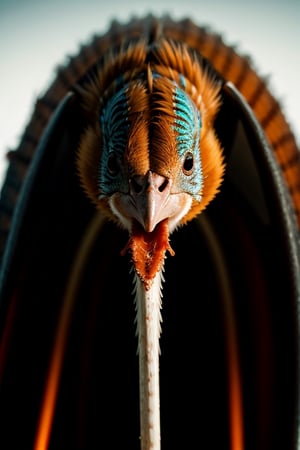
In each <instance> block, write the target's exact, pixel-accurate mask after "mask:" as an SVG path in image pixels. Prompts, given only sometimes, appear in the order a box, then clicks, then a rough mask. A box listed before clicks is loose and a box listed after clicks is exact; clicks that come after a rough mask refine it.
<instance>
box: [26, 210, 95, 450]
mask: <svg viewBox="0 0 300 450" xmlns="http://www.w3.org/2000/svg"><path fill="white" fill-rule="evenodd" d="M102 222H103V218H102V217H101V216H99V215H96V217H95V219H94V220H93V221H92V223H91V226H90V227H89V229H88V230H87V233H86V235H85V236H84V238H83V241H82V243H81V245H80V247H79V251H78V255H77V258H75V261H74V265H73V267H72V268H71V272H70V277H69V280H68V283H67V285H66V292H65V295H64V299H63V303H62V311H61V314H60V317H59V323H58V328H57V333H56V337H55V342H54V346H53V352H52V358H51V363H50V366H49V372H48V377H47V381H46V387H45V393H44V398H43V403H42V408H41V414H40V419H39V424H38V429H37V435H36V441H35V446H34V450H46V449H47V448H48V445H49V440H50V434H51V427H52V423H53V418H54V412H55V405H56V400H57V393H58V388H59V381H60V376H61V371H62V365H63V358H64V354H65V350H66V344H67V338H68V331H69V327H70V323H71V318H72V312H73V307H74V302H75V299H76V292H77V288H78V285H79V284H80V279H81V275H82V269H83V267H84V265H85V262H86V259H87V257H88V255H89V253H90V250H91V247H92V245H93V243H94V240H95V238H96V237H97V235H98V231H99V227H100V225H101V224H102Z"/></svg>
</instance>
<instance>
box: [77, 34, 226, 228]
mask: <svg viewBox="0 0 300 450" xmlns="http://www.w3.org/2000/svg"><path fill="white" fill-rule="evenodd" d="M79 91H80V92H81V95H82V104H83V108H84V110H85V111H86V113H87V117H88V121H89V124H88V126H87V129H86V130H85V132H84V133H83V136H82V139H81V142H80V146H79V151H78V170H79V175H80V179H81V184H82V186H83V188H84V190H85V191H86V193H87V195H88V197H89V198H90V199H91V200H92V201H93V202H94V203H95V204H96V205H97V207H98V208H101V209H102V210H103V211H104V212H106V213H107V214H108V215H109V216H110V217H113V218H115V217H114V214H113V213H112V211H111V210H110V208H109V206H108V198H109V196H110V195H111V194H112V193H113V192H116V191H118V190H120V191H121V192H122V193H124V194H126V193H128V191H129V180H130V178H131V177H133V176H135V175H145V174H146V173H147V172H148V171H149V170H150V171H153V172H156V173H158V174H160V175H162V176H165V177H167V178H173V179H174V180H176V181H174V180H173V189H174V190H175V191H176V190H177V191H178V190H179V189H181V188H182V187H183V189H186V190H187V192H189V187H187V186H188V183H182V180H181V181H180V179H179V178H180V177H179V176H178V173H182V165H183V162H184V158H185V156H184V155H183V156H182V155H181V156H182V157H180V155H179V153H180V152H179V151H178V148H179V147H180V142H181V141H182V139H183V134H184V132H183V131H184V130H183V131H182V129H183V128H184V127H186V129H187V131H188V132H189V133H190V136H189V138H188V140H187V142H189V143H190V144H191V145H192V146H195V145H196V146H197V148H196V149H195V151H196V153H197V155H198V156H197V158H196V159H199V168H198V172H199V173H198V175H199V179H198V188H199V191H198V192H194V191H195V180H194V181H193V182H192V183H191V184H190V186H194V187H193V188H192V187H191V188H190V191H191V192H190V193H191V195H192V197H193V199H192V204H191V207H190V209H189V211H188V212H187V214H185V215H184V217H182V219H181V223H185V222H187V221H188V220H190V219H192V218H193V217H195V216H196V215H197V214H199V213H200V212H201V211H202V210H203V209H204V208H205V207H206V206H207V205H208V203H209V202H210V201H211V200H212V199H213V198H214V196H215V195H216V193H217V192H218V189H219V186H220V184H221V181H222V177H223V172H224V163H223V156H222V150H221V148H220V144H219V142H218V139H217V137H216V135H215V132H214V128H213V121H214V118H215V115H216V113H217V111H218V108H219V104H220V96H219V92H220V85H219V83H218V82H217V81H216V80H215V79H214V77H213V76H212V75H211V74H210V73H209V71H208V70H206V69H205V68H203V67H202V65H201V62H200V60H199V57H197V55H195V54H194V53H193V52H192V51H191V50H189V49H188V47H186V45H184V44H181V43H175V42H172V41H170V40H167V39H163V38H162V39H160V40H159V41H157V42H156V43H155V44H153V45H151V46H148V44H147V43H146V42H145V41H144V40H140V41H138V42H135V43H132V44H130V45H127V46H126V45H124V46H122V47H121V48H120V49H119V51H118V52H109V53H108V54H107V55H106V57H105V58H104V61H103V63H102V64H101V65H100V67H99V69H98V71H97V74H96V76H94V77H93V79H92V80H90V81H89V82H88V83H86V84H85V85H84V86H83V87H81V88H80V89H79ZM180 105H181V106H180ZM180 108H181V111H179V110H180ZM189 110H190V111H191V114H189V112H188V111H189ZM116 114H118V117H116ZM101 120H102V121H101ZM179 123H181V125H182V126H181V128H180V126H179V125H178V124H179ZM114 125H116V126H115V127H114ZM200 125H201V126H200ZM182 127H183V128H182ZM116 130H118V133H117V134H116ZM120 130H122V131H120ZM114 133H115V134H114ZM197 133H198V136H197ZM113 141H115V144H114V142H113ZM182 145H183V144H182ZM113 146H114V147H116V146H117V147H118V146H120V147H122V148H121V149H120V152H119V156H117V159H116V160H114V161H113V160H109V159H108V158H110V156H109V155H110V154H111V152H112V151H113V149H112V147H113ZM183 147H184V146H183ZM183 147H182V148H183ZM114 151H115V149H114ZM194 158H195V157H194ZM108 161H109V164H110V163H111V164H115V169H116V171H119V178H118V177H116V179H115V183H112V182H111V180H110V179H109V178H105V174H106V172H107V170H108V171H109V169H110V168H109V166H107V165H108ZM113 167H114V166H112V170H113ZM99 178H100V180H99ZM105 183H106V184H105ZM176 183H178V185H176ZM180 183H181V184H180Z"/></svg>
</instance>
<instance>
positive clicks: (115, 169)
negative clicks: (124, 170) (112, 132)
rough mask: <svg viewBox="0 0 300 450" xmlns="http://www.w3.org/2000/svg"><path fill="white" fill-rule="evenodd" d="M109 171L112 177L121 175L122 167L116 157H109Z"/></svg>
mask: <svg viewBox="0 0 300 450" xmlns="http://www.w3.org/2000/svg"><path fill="white" fill-rule="evenodd" d="M107 170H108V172H109V174H110V175H112V176H116V175H118V173H119V170H120V166H119V162H118V160H117V158H116V156H115V155H113V154H112V155H109V156H108V159H107Z"/></svg>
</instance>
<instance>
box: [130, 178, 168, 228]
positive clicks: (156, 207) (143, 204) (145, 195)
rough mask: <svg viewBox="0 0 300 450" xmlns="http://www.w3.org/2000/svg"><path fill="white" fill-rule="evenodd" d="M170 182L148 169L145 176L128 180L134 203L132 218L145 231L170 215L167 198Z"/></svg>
mask: <svg viewBox="0 0 300 450" xmlns="http://www.w3.org/2000/svg"><path fill="white" fill-rule="evenodd" d="M171 185H172V182H171V180H170V179H168V178H166V177H163V176H161V175H158V174H157V173H154V172H151V171H149V172H148V173H147V175H145V176H135V177H132V178H131V180H130V195H131V198H132V200H133V203H134V205H135V208H134V209H135V211H132V212H133V216H134V218H135V219H136V220H137V221H138V222H139V223H140V224H141V225H142V226H143V228H144V230H145V231H146V232H151V231H153V230H154V228H155V227H156V225H157V224H158V223H159V222H161V221H162V220H164V219H166V218H168V217H169V216H170V212H171V211H170V205H169V198H170V192H171Z"/></svg>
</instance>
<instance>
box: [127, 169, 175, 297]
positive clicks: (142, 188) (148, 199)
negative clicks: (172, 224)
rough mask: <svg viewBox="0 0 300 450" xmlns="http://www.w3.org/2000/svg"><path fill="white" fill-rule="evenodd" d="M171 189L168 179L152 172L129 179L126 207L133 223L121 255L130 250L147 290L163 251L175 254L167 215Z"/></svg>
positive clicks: (168, 213)
mask: <svg viewBox="0 0 300 450" xmlns="http://www.w3.org/2000/svg"><path fill="white" fill-rule="evenodd" d="M170 192H171V181H170V180H169V179H167V178H165V177H162V176H161V175H158V174H155V173H153V172H149V173H148V174H147V175H146V176H144V177H142V176H136V177H133V178H132V179H131V180H130V199H131V200H130V205H128V210H129V211H130V215H131V217H132V225H131V232H130V238H129V241H128V243H127V245H126V247H125V248H124V250H123V251H122V254H125V253H126V252H127V251H129V252H130V254H131V259H132V262H133V265H134V268H135V271H136V273H137V274H138V276H139V277H140V279H141V280H142V282H143V283H144V286H145V288H146V290H148V289H149V288H150V286H151V284H152V281H153V280H154V278H155V276H156V274H157V273H158V272H159V271H160V270H161V269H162V266H163V262H164V259H165V253H166V251H167V250H168V251H169V252H170V253H171V254H172V255H173V254H174V252H173V250H172V248H171V246H170V244H169V221H168V218H169V217H170V214H172V210H173V207H172V202H171V201H170ZM128 210H127V213H128Z"/></svg>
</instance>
